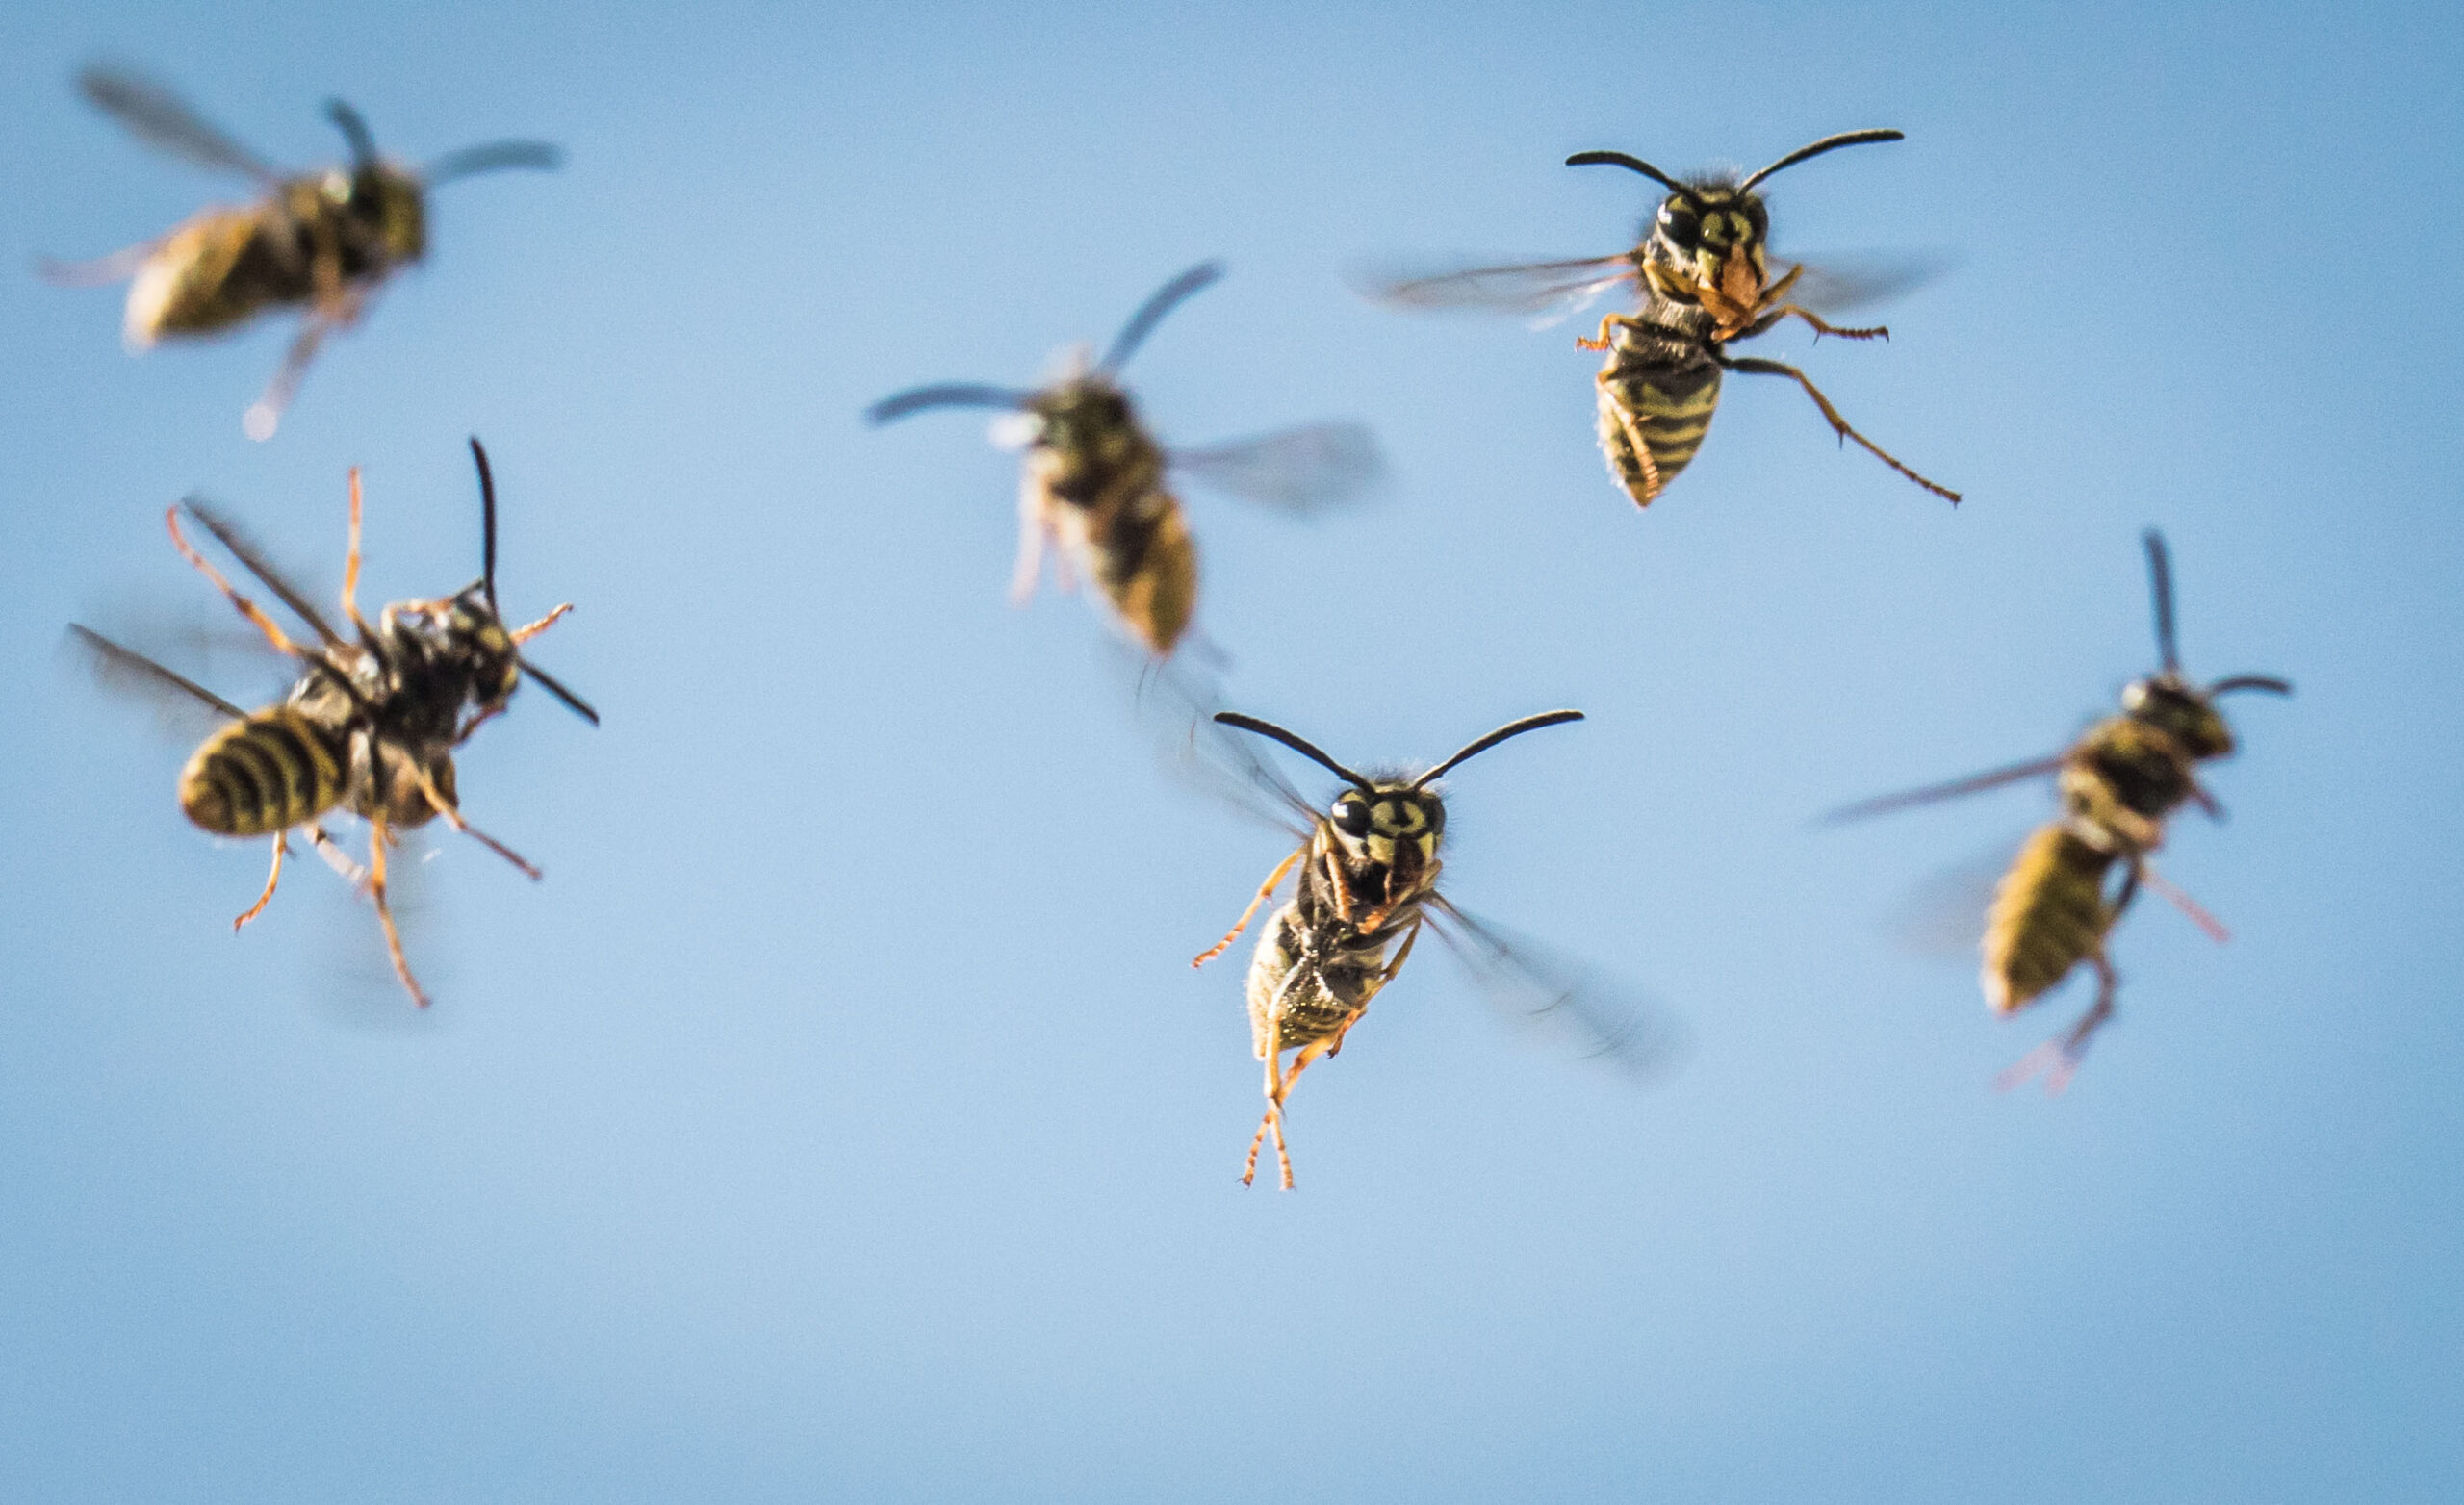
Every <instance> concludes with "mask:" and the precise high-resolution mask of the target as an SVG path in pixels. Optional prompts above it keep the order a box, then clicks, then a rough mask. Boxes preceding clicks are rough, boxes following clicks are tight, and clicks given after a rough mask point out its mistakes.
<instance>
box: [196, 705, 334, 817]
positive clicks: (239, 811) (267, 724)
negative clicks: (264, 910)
mask: <svg viewBox="0 0 2464 1505" xmlns="http://www.w3.org/2000/svg"><path fill="white" fill-rule="evenodd" d="M343 753H344V749H343V747H342V746H341V744H340V740H339V739H338V738H337V737H335V736H334V734H333V733H332V732H331V731H329V730H328V729H326V728H324V727H320V726H318V725H317V723H315V722H314V721H311V720H310V719H309V718H308V717H307V716H305V715H303V714H301V713H300V711H299V710H298V709H296V708H295V707H294V706H290V705H277V706H274V707H273V708H271V709H269V710H262V711H258V712H257V713H255V714H254V715H252V716H249V717H248V718H246V719H245V720H244V721H235V722H233V723H231V724H230V725H229V726H227V727H223V728H222V729H220V730H219V731H217V732H216V733H215V734H214V735H213V736H211V737H208V738H207V739H206V740H205V745H204V746H203V747H200V748H198V749H197V750H196V753H195V755H194V756H192V757H191V758H190V759H189V766H188V767H187V768H185V769H183V770H181V771H180V808H181V809H182V810H183V811H185V812H186V813H187V815H188V818H189V819H190V820H192V821H193V822H195V823H196V824H197V825H198V826H199V827H202V828H203V829H206V830H210V831H212V832H214V833H215V834H216V835H218V836H270V835H272V834H273V833H274V832H276V831H279V830H287V829H290V828H292V827H294V826H298V825H301V824H303V823H305V822H308V821H312V820H315V819H316V818H317V817H318V816H320V815H322V814H323V813H325V812H326V811H327V810H330V809H332V808H333V807H334V806H335V805H337V804H341V803H342V799H343V765H344V762H345V758H344V756H343Z"/></svg>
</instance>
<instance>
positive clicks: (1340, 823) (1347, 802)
mask: <svg viewBox="0 0 2464 1505" xmlns="http://www.w3.org/2000/svg"><path fill="white" fill-rule="evenodd" d="M1333 813H1334V818H1335V829H1337V830H1339V831H1342V832H1343V833H1344V834H1345V835H1347V836H1366V835H1368V834H1369V802H1368V801H1366V800H1363V799H1361V798H1360V797H1359V796H1358V795H1349V794H1347V795H1345V796H1344V797H1343V798H1342V799H1340V800H1337V801H1336V802H1335V808H1334V812H1333Z"/></svg>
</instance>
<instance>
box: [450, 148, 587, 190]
mask: <svg viewBox="0 0 2464 1505" xmlns="http://www.w3.org/2000/svg"><path fill="white" fill-rule="evenodd" d="M564 165H565V149H564V148H563V147H561V146H557V145H554V144H552V142H548V141H490V142H488V143H487V144H486V145H484V146H465V147H463V148H462V149H461V150H460V151H449V152H447V153H446V154H445V155H444V156H442V157H439V158H437V159H436V160H435V161H434V162H431V163H429V164H428V165H427V166H426V167H425V168H424V170H423V171H422V172H421V173H420V176H422V177H423V178H425V179H426V180H427V181H428V182H429V183H431V184H435V183H450V182H452V181H453V180H454V179H455V178H467V177H469V176H471V175H472V174H473V173H475V172H499V171H501V170H503V169H504V168H506V167H528V168H531V169H532V170H533V171H537V172H553V171H555V170H556V169H557V168H558V167H561V166H564Z"/></svg>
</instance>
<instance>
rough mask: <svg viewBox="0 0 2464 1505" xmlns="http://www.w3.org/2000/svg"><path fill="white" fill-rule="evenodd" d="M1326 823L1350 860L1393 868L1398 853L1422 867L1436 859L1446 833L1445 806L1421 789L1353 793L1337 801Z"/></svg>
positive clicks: (1401, 788)
mask: <svg viewBox="0 0 2464 1505" xmlns="http://www.w3.org/2000/svg"><path fill="white" fill-rule="evenodd" d="M1327 821H1328V824H1330V825H1331V826H1333V827H1334V829H1335V835H1336V837H1337V838H1338V839H1339V840H1340V841H1341V842H1342V843H1343V846H1344V850H1345V851H1346V852H1347V853H1348V854H1349V855H1352V856H1353V857H1354V858H1358V859H1363V860H1366V861H1371V862H1379V863H1392V862H1394V861H1395V860H1396V858H1397V856H1398V855H1399V854H1409V855H1412V856H1416V857H1417V858H1418V860H1420V861H1423V862H1426V861H1430V860H1432V859H1434V858H1435V857H1436V855H1437V844H1438V841H1439V839H1440V838H1441V837H1443V836H1444V835H1445V834H1446V804H1445V802H1444V801H1441V800H1440V799H1438V798H1437V796H1435V795H1433V794H1430V793H1428V792H1427V791H1425V790H1421V789H1412V788H1408V787H1397V788H1391V789H1379V790H1375V791H1373V792H1371V793H1363V792H1361V791H1359V790H1356V789H1353V790H1347V791H1345V792H1344V793H1343V794H1341V795H1339V796H1337V797H1336V800H1335V803H1334V806H1333V808H1332V809H1330V810H1328V811H1327Z"/></svg>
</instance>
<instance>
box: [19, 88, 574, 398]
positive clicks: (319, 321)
mask: <svg viewBox="0 0 2464 1505" xmlns="http://www.w3.org/2000/svg"><path fill="white" fill-rule="evenodd" d="M77 87H78V90H79V91H80V92H81V93H83V94H84V95H85V96H86V99H87V101H88V102H89V103H90V104H92V105H93V106H94V107H95V108H97V109H99V110H101V111H102V112H103V113H104V114H106V115H110V116H111V117H112V118H113V119H115V120H116V121H118V122H119V123H120V124H121V125H122V126H123V127H125V128H126V129H127V130H128V131H129V132H130V133H131V134H133V135H135V136H136V137H137V138H138V139H139V140H142V141H144V142H145V143H146V144H147V145H149V146H153V147H156V148H158V149H160V150H162V151H164V152H167V153H168V154H169V155H171V156H174V157H177V158H180V159H181V160H182V161H185V162H188V163H190V164H192V165H193V166H201V167H207V168H211V169H215V170H218V171H226V172H234V173H238V174H240V175H242V176H244V177H246V178H248V179H249V180H250V181H252V182H253V183H254V184H255V185H256V186H257V189H258V190H259V191H260V193H261V195H262V196H261V197H260V198H259V199H258V200H257V201H256V202H255V203H252V204H242V205H229V204H222V205H216V206H213V207H211V208H208V209H203V210H200V211H198V212H197V213H196V214H195V215H193V216H192V217H189V218H188V219H186V220H184V221H182V222H181V223H180V224H178V225H176V226H174V227H173V228H172V229H171V230H170V231H169V232H167V234H164V235H162V236H159V237H157V238H155V239H154V240H151V241H147V242H143V243H141V244H139V245H133V246H130V247H128V248H127V249H125V250H122V251H118V252H116V253H114V254H112V255H110V256H105V257H102V258H100V259H98V260H95V261H91V262H83V263H77V264H73V265H63V264H59V263H45V264H44V267H43V270H44V272H45V274H46V275H47V276H49V277H50V278H51V279H52V280H54V281H56V282H63V283H66V284H70V285H98V284H103V283H113V282H120V281H128V282H129V290H128V307H127V313H126V316H125V321H124V322H123V323H122V325H121V338H122V340H123V342H124V343H125V344H127V346H128V348H129V349H130V350H131V351H132V352H136V351H141V350H145V349H147V348H150V347H151V346H152V345H153V344H155V342H157V341H159V340H164V339H185V338H191V337H194V336H201V335H213V334H219V333H221V332H222V331H224V330H227V329H231V328H234V327H236V326H238V325H240V324H243V323H245V322H246V321H247V320H249V319H253V318H255V317H256V316H257V315H259V314H261V313H264V312H266V311H267V310H269V309H274V308H298V309H300V310H302V319H301V323H300V327H299V332H298V334H297V335H296V336H295V338H294V339H293V340H292V343H291V348H290V350H289V351H288V353H286V354H285V355H284V357H283V361H282V365H281V367H280V368H279V369H278V370H276V371H275V372H274V376H273V380H272V381H271V382H270V383H269V384H268V386H267V387H266V390H265V395H263V396H260V397H259V398H258V399H257V400H256V402H255V404H254V405H252V406H251V407H249V409H248V410H247V414H246V416H245V418H244V421H243V426H244V428H245V429H246V431H247V433H248V436H249V437H250V438H252V439H261V440H262V439H269V438H271V437H273V432H274V428H275V426H276V425H277V424H278V423H279V422H280V421H281V420H282V414H283V410H284V409H285V408H287V407H289V406H290V404H291V399H292V397H293V396H294V395H296V394H297V392H298V390H299V383H300V381H301V380H302V379H303V378H304V377H305V376H306V375H307V373H308V367H309V363H310V362H312V361H314V360H315V359H316V357H317V351H318V349H319V348H320V347H321V345H322V344H324V341H325V337H326V336H328V335H330V334H333V333H334V332H336V331H338V330H343V329H347V328H349V327H351V326H352V325H353V324H355V323H357V322H358V321H359V318H360V316H361V315H362V314H363V313H364V312H366V310H367V307H368V304H369V302H370V300H371V298H372V296H373V295H374V293H376V290H377V289H378V288H380V287H381V286H383V284H384V283H385V281H386V279H387V278H389V277H391V276H392V275H393V274H394V273H395V272H397V271H398V270H400V269H401V268H404V267H407V266H409V265H410V264H411V263H413V262H416V261H418V260H419V259H420V258H421V257H423V256H424V255H425V254H426V253H427V191H428V189H430V188H432V187H434V186H436V185H438V184H440V183H448V182H450V181H452V180H453V179H455V178H463V177H469V176H471V175H472V174H474V173H480V172H493V171H496V170H498V169H500V168H505V167H533V168H540V169H547V168H552V167H554V166H557V165H558V164H559V163H560V162H562V161H563V157H564V154H563V153H562V152H561V151H559V150H558V149H557V148H556V147H554V146H551V145H548V144H547V143H545V142H541V141H494V142H490V143H488V144H485V145H480V146H469V147H465V148H463V149H462V150H460V151H455V152H449V153H447V154H446V155H445V156H442V157H439V158H438V159H436V160H435V161H434V162H431V163H429V164H427V165H426V166H424V167H412V166H407V165H405V164H402V163H399V162H394V161H389V160H387V159H385V158H383V157H380V156H378V155H377V152H376V141H375V138H374V137H373V136H372V135H371V134H370V133H369V129H368V123H367V122H366V121H365V120H363V119H362V118H361V117H360V115H359V112H358V111H356V110H353V109H352V108H351V107H350V106H349V105H347V104H346V103H344V102H343V101H342V100H339V99H332V100H328V101H326V103H325V117H326V118H327V119H329V120H331V121H332V122H333V124H334V126H335V128H336V129H337V130H339V131H341V132H342V135H343V140H344V141H345V142H346V143H347V146H348V148H349V151H350V162H349V165H348V166H339V167H332V168H327V169H325V170H323V171H319V172H305V173H285V172H282V171H280V170H278V169H276V168H274V167H272V166H269V165H268V164H267V162H266V161H265V159H264V158H262V157H260V156H258V155H257V154H256V153H255V152H253V151H250V150H249V149H248V148H247V147H245V146H244V145H242V144H240V142H238V141H237V140H234V139H232V138H231V137H230V136H228V135H226V134H225V133H224V132H223V131H221V130H220V129H219V128H218V127H217V126H215V125H214V124H212V123H211V122H209V121H207V120H206V119H205V118H204V117H203V116H201V115H198V114H197V113H196V112H195V111H194V110H193V109H192V108H191V107H190V106H189V104H188V102H187V101H185V100H183V99H182V98H180V96H179V95H178V94H176V93H174V92H173V91H172V90H170V89H167V88H166V87H165V86H163V85H161V84H158V83H155V82H153V81H151V80H148V79H144V78H141V77H139V76H137V75H135V74H131V73H125V72H120V71H116V70H114V69H110V68H88V69H86V70H85V71H84V72H83V73H81V74H79V75H78V79H77Z"/></svg>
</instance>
